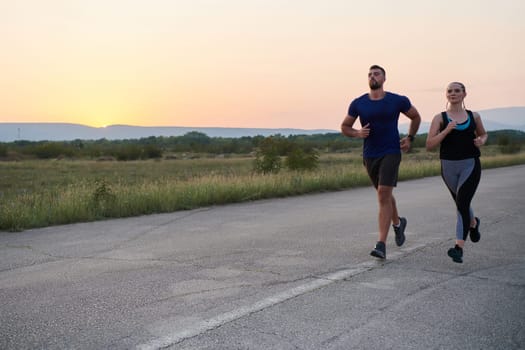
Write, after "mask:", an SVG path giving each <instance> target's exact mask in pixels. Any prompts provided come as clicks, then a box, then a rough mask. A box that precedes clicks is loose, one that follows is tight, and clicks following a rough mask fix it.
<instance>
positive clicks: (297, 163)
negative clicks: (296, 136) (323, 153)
mask: <svg viewBox="0 0 525 350" xmlns="http://www.w3.org/2000/svg"><path fill="white" fill-rule="evenodd" d="M286 166H287V167H288V169H290V170H314V169H317V167H318V166H319V153H318V152H317V151H316V150H315V149H313V148H311V149H306V150H304V149H302V148H299V147H295V148H294V149H292V151H291V152H290V153H289V154H288V157H287V158H286Z"/></svg>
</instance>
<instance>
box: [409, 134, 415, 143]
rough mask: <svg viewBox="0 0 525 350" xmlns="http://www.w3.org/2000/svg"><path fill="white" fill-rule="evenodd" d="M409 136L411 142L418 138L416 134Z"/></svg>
mask: <svg viewBox="0 0 525 350" xmlns="http://www.w3.org/2000/svg"><path fill="white" fill-rule="evenodd" d="M407 137H408V139H409V140H410V142H414V140H415V139H416V137H415V136H414V135H410V134H409V135H408V136H407Z"/></svg>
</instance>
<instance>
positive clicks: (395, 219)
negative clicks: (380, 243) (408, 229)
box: [392, 195, 400, 226]
mask: <svg viewBox="0 0 525 350" xmlns="http://www.w3.org/2000/svg"><path fill="white" fill-rule="evenodd" d="M399 224H400V221H399V213H398V212H397V205H396V199H395V198H394V195H392V225H394V226H399Z"/></svg>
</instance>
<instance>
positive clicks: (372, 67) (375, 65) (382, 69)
mask: <svg viewBox="0 0 525 350" xmlns="http://www.w3.org/2000/svg"><path fill="white" fill-rule="evenodd" d="M372 69H379V70H380V71H381V72H383V75H384V76H386V72H385V69H384V68H383V67H381V66H378V65H377V64H374V65H372V66H371V67H370V69H369V70H372Z"/></svg>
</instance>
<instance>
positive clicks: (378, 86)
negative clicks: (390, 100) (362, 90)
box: [369, 81, 382, 90]
mask: <svg viewBox="0 0 525 350" xmlns="http://www.w3.org/2000/svg"><path fill="white" fill-rule="evenodd" d="M369 85H370V89H372V90H379V89H381V87H382V85H381V84H380V83H379V82H377V81H371V82H370V83H369Z"/></svg>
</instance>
